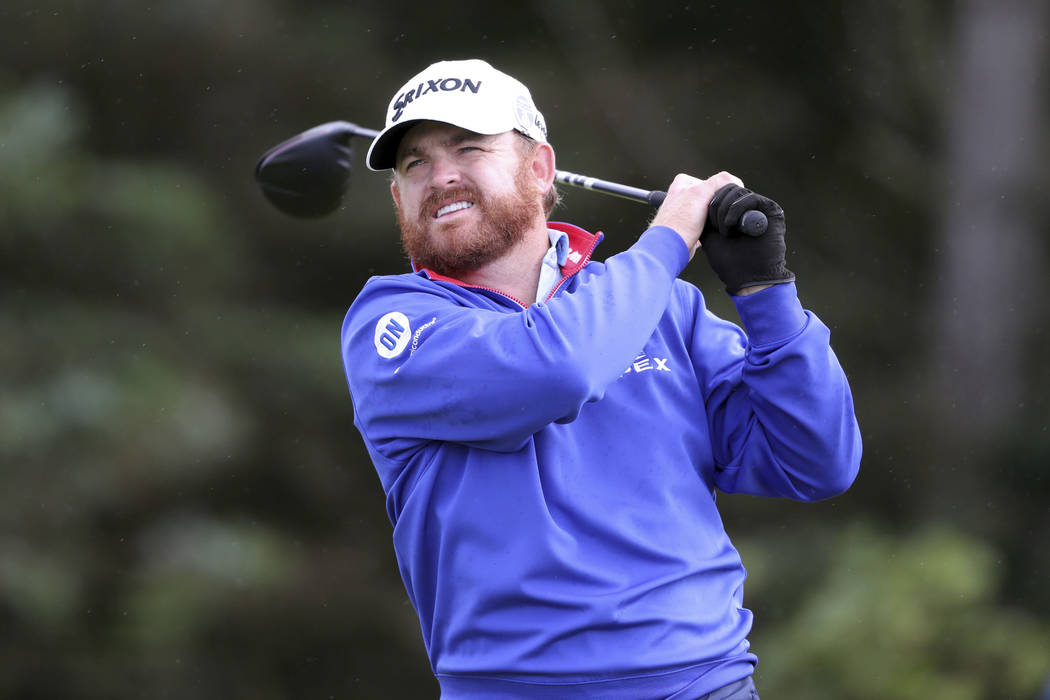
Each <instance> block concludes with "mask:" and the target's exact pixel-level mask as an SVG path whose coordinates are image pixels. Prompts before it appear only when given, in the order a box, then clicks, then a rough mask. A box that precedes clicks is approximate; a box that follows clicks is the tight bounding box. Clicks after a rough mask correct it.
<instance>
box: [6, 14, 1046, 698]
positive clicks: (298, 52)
mask: <svg viewBox="0 0 1050 700" xmlns="http://www.w3.org/2000/svg"><path fill="white" fill-rule="evenodd" d="M792 5H793V6H792ZM1048 26H1050V9H1048V7H1047V3H1046V2H1045V1H1044V0H1005V1H999V2H992V1H991V0H970V1H960V2H921V1H920V2H874V1H873V0H857V1H855V2H850V3H845V2H830V1H829V0H814V1H811V2H806V3H799V4H795V3H776V2H771V1H767V2H755V3H746V2H745V3H722V2H704V3H686V2H680V3H661V2H598V1H597V0H583V1H581V2H555V1H554V0H533V1H531V2H523V3H508V4H502V5H501V4H497V3H488V2H476V1H473V0H471V1H467V2H460V3H454V4H453V3H430V4H423V3H409V4H404V3H366V2H353V1H348V0H344V1H341V2H337V1H334V0H332V1H329V2H301V1H298V0H297V1H293V0H226V1H225V2H215V1H212V0H179V2H174V1H173V2H159V3H148V2H147V3H131V2H114V1H112V0H96V1H95V2H91V3H89V2H83V1H80V0H55V1H54V2H51V3H39V2H26V1H22V0H13V1H8V2H5V3H4V4H3V6H2V7H0V338H2V341H0V373H2V374H0V377H2V379H0V468H2V482H0V522H2V525H0V697H4V698H112V699H115V700H123V699H125V698H172V699H183V698H187V699H189V698H194V699H195V698H237V699H239V698H254V699H263V700H265V699H268V698H325V699H327V698H427V697H436V695H437V686H436V684H435V682H434V681H433V679H432V677H431V674H430V669H429V666H428V664H427V661H426V657H425V655H424V653H423V645H422V640H421V637H420V633H419V629H418V623H417V621H416V618H415V615H414V612H413V611H412V609H411V607H410V605H409V604H408V602H407V599H406V597H405V595H404V592H403V589H402V585H401V582H400V579H399V577H398V573H397V569H396V566H395V563H394V558H393V551H392V547H391V543H390V524H389V522H388V520H387V518H386V514H385V511H384V505H383V496H382V492H381V489H380V486H379V481H378V479H377V478H376V476H375V473H374V471H373V469H372V467H371V465H370V463H369V462H368V460H367V456H366V453H365V451H364V448H363V446H362V444H361V442H360V439H359V437H358V435H357V433H356V431H355V429H354V428H353V425H352V408H351V404H350V400H349V396H348V394H347V391H346V387H345V381H344V378H343V374H342V368H341V363H340V357H339V347H338V334H339V326H340V323H341V320H342V316H343V313H344V311H345V309H346V307H347V306H348V305H349V304H350V302H351V300H352V299H353V298H354V296H355V294H356V293H357V291H358V290H359V289H360V287H361V285H362V284H363V283H364V281H365V280H366V279H367V278H368V276H370V275H372V274H379V273H388V272H399V271H403V270H405V269H406V268H407V262H406V260H405V259H404V256H403V255H402V253H401V252H400V248H399V244H398V241H397V234H396V230H395V225H394V220H393V216H392V206H391V204H390V200H389V194H388V189H387V184H386V179H385V177H384V176H383V175H381V174H376V173H371V172H369V171H367V170H366V169H365V168H364V165H363V155H364V151H365V149H366V147H367V144H365V143H358V144H357V146H356V150H357V152H356V154H355V165H356V166H357V170H356V172H355V174H354V181H353V190H352V191H351V193H350V194H349V195H348V196H347V197H346V199H345V200H344V205H343V207H342V209H340V210H339V211H338V212H336V213H335V214H334V215H333V216H331V217H328V218H326V219H322V220H317V221H298V220H293V219H289V218H287V217H284V216H283V215H281V214H280V213H278V212H277V211H276V210H274V209H273V208H271V207H270V206H269V205H268V204H267V203H266V202H265V201H264V200H263V198H262V196H261V195H260V193H259V192H258V190H257V188H256V186H255V184H254V182H253V179H252V169H253V166H254V164H255V161H256V159H257V157H258V156H259V155H260V154H261V153H262V152H263V151H264V150H265V149H266V148H268V147H269V146H271V145H273V144H275V143H277V142H278V141H281V140H284V139H285V138H288V137H290V136H291V135H293V134H295V133H298V132H299V131H302V130H304V129H306V128H308V127H311V126H314V125H316V124H319V123H321V122H325V121H331V120H336V119H344V120H349V121H353V122H356V123H359V124H361V125H364V126H369V127H372V128H379V127H381V126H382V120H383V117H384V113H385V107H386V104H387V101H388V100H389V98H390V96H391V95H392V94H393V92H394V90H396V89H397V87H399V86H400V85H401V83H402V82H403V81H404V80H406V79H407V78H408V77H409V76H411V75H412V74H414V73H415V72H416V71H418V70H420V69H421V68H423V67H424V66H425V65H427V64H428V63H430V62H432V61H435V60H440V59H445V58H466V57H481V58H485V59H488V60H489V61H491V62H492V63H493V64H495V65H496V66H497V67H500V68H502V69H504V70H506V71H508V72H510V73H512V74H514V75H515V76H517V77H519V78H521V79H522V80H523V81H524V82H525V83H526V84H527V85H529V86H530V87H531V89H532V92H533V94H534V96H535V98H536V101H537V103H538V104H539V106H540V108H541V110H542V111H543V112H544V114H545V116H546V118H547V123H548V126H549V128H550V133H551V139H552V142H553V143H554V146H555V148H556V150H557V153H558V159H559V160H558V164H559V166H560V167H562V168H565V169H568V170H572V171H575V172H583V173H587V174H590V175H595V176H598V177H602V178H606V179H611V180H616V181H620V182H625V183H628V184H634V185H637V186H642V187H647V188H664V187H666V185H667V184H668V183H669V182H670V180H671V179H672V177H673V176H674V174H675V173H677V172H679V171H684V172H690V173H693V174H697V175H702V176H704V175H708V174H711V173H713V172H715V171H717V170H722V169H728V170H731V171H733V172H734V173H736V174H738V175H739V176H741V177H742V178H743V179H744V180H745V181H746V182H747V183H748V184H749V185H750V186H752V187H753V188H754V189H756V190H758V191H760V192H763V193H765V194H768V195H770V196H772V197H773V198H774V199H776V200H777V201H778V202H780V203H781V204H782V205H783V206H784V208H785V209H786V211H787V213H788V232H789V233H788V242H789V257H788V262H789V265H790V267H791V268H792V269H793V270H794V271H795V272H796V273H797V275H798V279H799V288H800V293H801V295H802V298H803V302H804V303H805V304H806V306H807V307H808V308H810V309H812V310H813V311H815V312H816V313H817V314H818V315H820V316H821V318H822V319H823V320H824V321H825V322H826V323H827V324H828V325H829V326H830V327H831V328H832V331H833V338H832V340H833V344H834V346H835V348H836V350H837V352H838V354H839V356H840V359H841V360H842V363H843V364H844V366H845V367H846V370H847V373H848V374H849V376H850V378H851V382H852V386H853V390H854V394H855V397H856V403H857V409H858V413H859V416H860V420H861V427H862V431H863V434H864V440H865V455H864V461H863V464H862V469H861V474H860V477H859V479H858V481H857V483H856V485H855V486H854V487H853V488H852V490H851V491H849V492H848V493H847V494H846V495H844V496H842V497H839V498H837V499H833V500H831V501H827V502H824V503H820V504H816V505H800V504H794V503H788V502H779V501H770V500H761V499H752V498H743V497H735V498H733V497H723V498H722V499H721V501H720V502H721V504H722V507H723V510H724V513H725V520H726V523H727V527H728V529H729V531H730V533H731V535H732V536H733V537H734V538H735V540H736V541H737V542H738V544H739V547H740V549H741V551H742V553H743V556H744V561H745V564H746V565H747V566H748V568H749V570H750V579H749V586H748V589H747V598H746V602H747V604H748V606H749V607H750V608H751V609H753V610H754V612H755V616H756V625H755V629H754V632H753V635H752V643H753V648H754V649H755V650H756V651H757V653H758V654H759V656H760V657H761V662H760V665H759V667H758V671H757V678H758V683H759V689H760V692H761V693H762V694H763V697H769V698H770V699H771V700H772V698H781V699H782V700H783V699H799V700H801V699H803V698H809V699H811V698H856V699H862V698H872V699H874V698H880V699H885V698H895V699H913V698H914V699H916V700H918V699H920V698H922V699H928V698H934V699H942V698H943V699H944V700H957V699H963V700H965V699H970V698H974V699H978V698H1025V699H1035V698H1038V697H1046V695H1045V693H1046V692H1047V691H1046V690H1045V689H1044V688H1045V683H1046V679H1047V677H1048V675H1050V596H1048V594H1047V591H1048V590H1050V557H1048V542H1050V479H1048V466H1050V429H1048V426H1050V404H1048V402H1047V396H1046V395H1047V389H1048V387H1050V367H1048V363H1047V361H1046V358H1047V357H1050V347H1048V346H1050V342H1048V341H1050V335H1048V321H1050V282H1048V280H1047V274H1046V270H1047V266H1048V263H1050V260H1048V257H1050V252H1048V245H1047V242H1046V238H1047V236H1046V234H1047V231H1048V229H1050V215H1048V211H1047V207H1046V205H1045V200H1046V197H1045V194H1044V193H1045V192H1046V191H1047V188H1048V185H1050V173H1048V170H1047V168H1046V167H1045V165H1044V164H1045V163H1046V162H1048V160H1050V158H1048V156H1050V139H1048V135H1050V134H1048V130H1050V116H1048V103H1047V98H1046V96H1047V95H1048V94H1050V90H1048V88H1050V76H1048V73H1050V71H1048V70H1047V69H1048V64H1050V47H1048V40H1047V27H1048ZM564 194H565V201H564V204H563V206H562V208H561V209H560V210H558V211H556V213H555V218H558V219H566V220H570V221H572V222H574V223H576V224H578V225H581V226H584V227H585V228H589V229H591V230H599V229H600V230H603V231H604V232H605V233H606V242H605V243H604V244H603V246H602V248H601V249H600V250H599V253H600V254H601V256H607V255H609V254H612V253H615V252H617V251H618V250H620V249H623V248H625V247H627V246H629V245H630V244H631V243H632V242H633V241H634V239H635V238H636V237H637V236H638V234H639V233H640V232H641V231H642V230H643V228H644V226H645V222H646V220H647V216H648V212H647V211H646V210H645V209H644V208H643V207H641V206H640V205H637V204H633V203H630V202H625V201H620V200H616V199H613V198H608V197H603V196H600V195H596V194H592V193H587V192H582V191H578V190H568V189H566V190H565V191H564ZM684 276H685V277H687V278H688V279H690V280H691V281H693V282H695V283H697V284H698V285H700V286H701V287H702V288H703V289H705V290H706V291H707V293H708V296H709V299H710V303H711V305H712V306H713V307H714V308H715V309H716V311H718V312H720V313H722V314H723V315H726V316H727V317H729V318H733V319H735V318H736V316H735V313H734V311H733V309H732V306H731V304H730V303H729V302H728V300H727V299H726V297H725V296H724V294H723V293H722V292H721V286H720V285H719V284H718V282H717V280H716V279H715V278H714V277H713V275H712V274H711V273H710V272H709V271H708V270H707V269H706V264H705V263H704V262H703V261H702V259H700V258H698V259H697V261H695V262H694V263H693V264H692V265H691V266H690V268H689V269H688V270H687V271H686V273H685V275H684Z"/></svg>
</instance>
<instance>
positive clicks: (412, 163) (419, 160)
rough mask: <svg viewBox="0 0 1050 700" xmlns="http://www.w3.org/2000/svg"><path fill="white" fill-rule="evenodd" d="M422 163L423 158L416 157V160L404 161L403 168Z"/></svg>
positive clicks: (410, 167) (406, 168) (407, 168)
mask: <svg viewBox="0 0 1050 700" xmlns="http://www.w3.org/2000/svg"><path fill="white" fill-rule="evenodd" d="M422 164H423V159H422V158H417V159H416V160H410V161H408V162H407V163H405V170H411V169H412V168H414V167H415V166H417V165H422Z"/></svg>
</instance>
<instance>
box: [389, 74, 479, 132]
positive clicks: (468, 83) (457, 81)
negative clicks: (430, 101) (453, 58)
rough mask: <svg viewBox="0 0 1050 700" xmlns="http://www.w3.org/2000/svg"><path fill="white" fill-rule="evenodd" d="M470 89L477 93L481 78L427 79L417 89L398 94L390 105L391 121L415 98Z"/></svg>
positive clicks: (399, 116)
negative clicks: (433, 93) (391, 111)
mask: <svg viewBox="0 0 1050 700" xmlns="http://www.w3.org/2000/svg"><path fill="white" fill-rule="evenodd" d="M468 90H469V91H470V92H472V93H474V94H475V95H477V94H478V92H479V91H480V90H481V81H480V80H471V79H470V78H435V79H433V80H429V79H428V80H427V81H426V82H425V83H420V84H419V85H417V86H416V89H415V90H408V91H407V92H403V93H401V94H400V95H398V96H397V99H396V100H394V104H392V105H391V106H390V109H392V110H393V111H394V113H393V114H391V115H390V122H391V123H394V122H396V121H397V120H398V119H400V118H401V115H402V114H404V112H405V109H406V108H407V107H408V105H409V104H411V103H412V102H413V101H415V100H419V99H420V98H423V97H426V96H427V95H429V94H430V93H432V92H466V91H468Z"/></svg>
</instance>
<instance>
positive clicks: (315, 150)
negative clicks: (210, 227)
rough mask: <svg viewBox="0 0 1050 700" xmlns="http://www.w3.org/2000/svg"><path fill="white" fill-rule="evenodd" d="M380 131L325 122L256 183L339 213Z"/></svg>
mask: <svg viewBox="0 0 1050 700" xmlns="http://www.w3.org/2000/svg"><path fill="white" fill-rule="evenodd" d="M378 135H379V132H378V131H376V130H375V129H367V128H365V127H362V126H358V125H357V124H353V123H351V122H346V121H333V122H326V123H324V124H321V125H319V126H315V127H313V128H312V129H307V130H306V131H304V132H302V133H300V134H297V135H295V136H293V137H292V138H290V139H288V140H287V141H283V142H281V143H279V144H277V145H276V146H274V147H273V148H271V149H269V150H268V151H266V153H264V154H263V155H262V157H260V158H259V161H258V163H256V165H255V179H256V181H258V183H259V186H260V187H261V188H262V191H263V194H264V195H265V196H266V198H267V199H268V200H269V201H270V203H271V204H273V205H274V206H275V207H277V208H278V209H280V210H281V211H282V212H284V213H285V214H289V215H291V216H297V217H308V218H316V217H321V216H325V215H327V214H330V213H331V212H333V211H335V210H336V209H337V208H339V205H340V204H341V203H342V200H343V195H344V194H346V191H347V189H349V186H350V170H351V163H350V157H351V148H350V139H351V137H353V136H362V137H365V138H369V139H374V138H375V137H376V136H378ZM554 180H555V181H556V182H560V183H563V184H566V185H570V186H572V187H579V188H581V189H585V190H590V191H592V192H600V193H602V194H609V195H614V196H617V197H622V198H624V199H629V200H631V201H634V202H641V203H642V204H648V205H649V206H651V207H654V208H655V207H659V206H660V204H661V203H662V202H663V201H664V197H666V196H667V193H666V192H663V191H661V190H644V189H641V188H638V187H631V186H629V185H621V184H619V183H616V182H610V181H608V180H600V179H598V178H595V177H590V176H588V175H578V174H576V173H570V172H568V171H567V170H557V171H555V174H554ZM767 225H768V221H767V220H766V216H765V214H763V213H762V212H760V211H757V210H751V211H748V212H746V213H745V214H744V215H743V217H742V218H741V219H740V223H739V224H738V225H737V228H738V229H739V230H740V231H741V232H742V233H745V234H747V235H749V236H761V235H762V234H763V233H765V230H766V226H767Z"/></svg>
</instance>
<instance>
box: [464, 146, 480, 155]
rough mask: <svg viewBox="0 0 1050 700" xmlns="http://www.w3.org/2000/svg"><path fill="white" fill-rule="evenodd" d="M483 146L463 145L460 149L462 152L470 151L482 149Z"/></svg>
mask: <svg viewBox="0 0 1050 700" xmlns="http://www.w3.org/2000/svg"><path fill="white" fill-rule="evenodd" d="M480 150H481V148H480V147H478V146H463V147H461V148H460V149H459V152H460V153H469V152H470V151H480Z"/></svg>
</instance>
